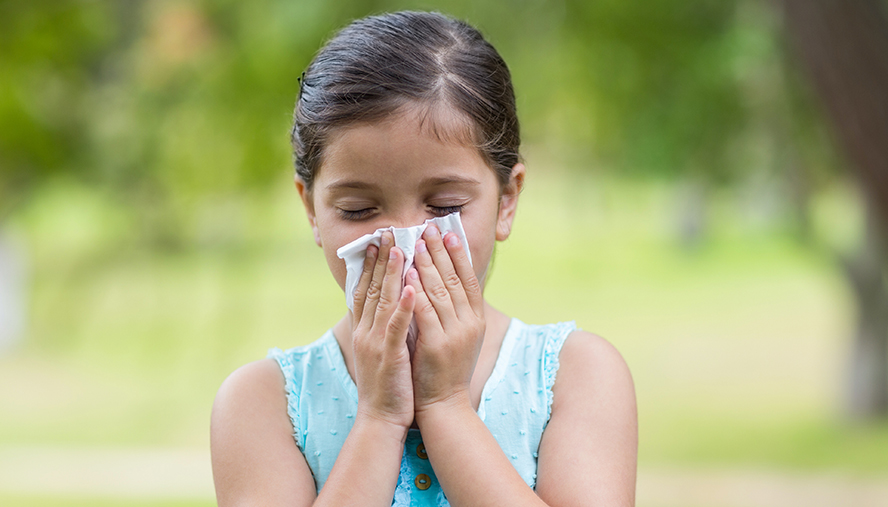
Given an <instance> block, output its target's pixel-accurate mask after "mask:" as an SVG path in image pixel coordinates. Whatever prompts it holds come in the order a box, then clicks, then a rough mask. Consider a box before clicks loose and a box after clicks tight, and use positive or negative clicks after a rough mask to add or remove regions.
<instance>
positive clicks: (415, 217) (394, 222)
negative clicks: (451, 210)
mask: <svg viewBox="0 0 888 507" xmlns="http://www.w3.org/2000/svg"><path fill="white" fill-rule="evenodd" d="M426 218H428V217H427V216H426V213H425V210H402V211H399V212H398V213H393V214H392V215H391V220H390V222H391V224H390V225H391V226H392V227H394V228H396V229H402V228H405V227H413V226H414V225H419V224H421V223H423V222H425V220H426Z"/></svg>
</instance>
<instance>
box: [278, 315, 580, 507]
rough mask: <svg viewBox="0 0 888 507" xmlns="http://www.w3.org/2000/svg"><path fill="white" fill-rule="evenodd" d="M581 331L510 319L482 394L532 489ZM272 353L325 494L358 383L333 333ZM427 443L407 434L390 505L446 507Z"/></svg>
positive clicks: (482, 411) (296, 431)
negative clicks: (558, 383) (559, 381)
mask: <svg viewBox="0 0 888 507" xmlns="http://www.w3.org/2000/svg"><path fill="white" fill-rule="evenodd" d="M575 329H576V325H575V324H574V323H573V322H563V323H558V324H549V325H545V326H534V325H528V324H525V323H523V322H521V321H519V320H517V319H512V322H511V323H510V324H509V329H508V330H507V331H506V335H505V337H504V338H503V343H502V346H501V347H500V352H499V356H498V357H497V360H496V363H495V365H494V368H493V372H492V373H491V374H490V378H488V380H487V382H486V383H485V384H484V389H483V391H482V393H481V402H480V405H479V406H478V416H479V417H480V418H481V420H482V421H484V424H485V425H487V428H488V429H489V430H490V432H491V433H492V434H493V436H494V438H496V440H497V442H499V444H500V447H501V448H502V450H503V452H504V453H505V455H506V456H507V457H508V458H509V459H510V460H511V462H512V464H513V465H514V466H515V469H516V470H517V471H518V473H519V474H520V475H521V478H522V479H524V482H525V483H527V485H528V487H530V488H533V487H534V486H535V485H536V475H537V474H536V470H537V456H538V454H537V451H538V450H539V445H540V439H541V438H542V435H543V430H544V429H545V428H546V424H547V423H548V421H549V415H550V412H551V406H552V385H553V384H554V382H555V375H556V373H557V371H558V354H559V353H560V351H561V346H562V345H563V344H564V340H565V339H566V338H567V336H568V335H569V334H570V333H571V331H573V330H575ZM268 356H269V357H273V358H274V359H275V360H277V362H278V364H279V365H280V367H281V371H282V372H283V374H284V378H285V380H286V386H285V388H286V391H287V410H288V413H289V415H290V420H291V421H292V423H293V436H294V438H295V440H296V444H297V445H298V446H299V448H300V450H301V451H302V454H303V455H304V456H305V459H306V461H307V462H308V465H309V467H310V468H311V471H312V474H313V475H314V479H315V484H316V485H317V489H318V491H320V490H321V488H323V487H324V483H325V482H326V480H327V477H328V476H329V475H330V470H331V469H332V468H333V463H334V461H335V460H336V456H337V455H338V454H339V450H340V449H341V448H342V445H343V443H344V442H345V438H346V437H347V436H348V432H349V431H350V430H351V428H352V425H353V424H354V417H355V413H356V411H357V408H358V391H357V387H356V386H355V384H354V382H353V381H352V379H351V377H350V376H349V374H348V370H347V369H346V367H345V361H344V360H343V358H342V352H341V351H340V349H339V344H338V342H337V341H336V338H335V337H334V336H333V332H332V331H327V332H326V333H325V334H324V335H323V336H322V337H321V338H320V339H319V340H317V341H315V342H314V343H311V344H309V345H306V346H304V347H296V348H293V349H289V350H287V351H281V350H280V349H272V350H270V351H269V354H268ZM421 444H422V435H421V434H420V432H419V430H410V431H408V433H407V442H406V444H405V445H404V454H403V457H402V459H401V470H400V476H399V478H398V485H397V488H396V489H395V495H394V500H393V502H392V505H397V506H448V505H450V504H449V502H447V499H446V497H445V496H444V492H443V491H442V490H441V486H440V484H439V483H438V480H437V478H436V477H435V472H434V470H432V466H431V463H430V462H429V460H428V459H427V458H426V457H425V455H424V452H423V450H422V449H423V447H422V446H421ZM421 474H425V475H427V476H428V478H429V479H428V482H429V483H430V485H429V486H428V488H427V489H421V488H420V487H418V485H417V477H418V476H420V475H421ZM423 480H424V478H422V477H420V483H421V485H422V481H423Z"/></svg>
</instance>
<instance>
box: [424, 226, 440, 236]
mask: <svg viewBox="0 0 888 507" xmlns="http://www.w3.org/2000/svg"><path fill="white" fill-rule="evenodd" d="M426 230H427V231H429V234H430V235H431V236H432V237H435V236H438V235H439V234H440V233H439V232H438V228H437V227H435V226H434V225H429V226H428V228H427V229H426Z"/></svg>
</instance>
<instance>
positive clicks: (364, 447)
mask: <svg viewBox="0 0 888 507" xmlns="http://www.w3.org/2000/svg"><path fill="white" fill-rule="evenodd" d="M406 439H407V430H406V428H404V429H402V428H399V427H397V426H395V425H393V424H391V423H389V422H385V421H382V420H380V419H375V418H373V417H370V416H364V415H361V414H359V415H358V417H357V418H356V419H355V425H354V426H353V427H352V430H351V431H350V432H349V435H348V437H347V438H346V440H345V444H343V446H342V450H340V451H339V456H338V457H337V458H336V463H335V464H334V465H333V469H332V470H331V471H330V475H329V477H328V478H327V482H326V483H325V484H324V487H323V489H322V490H321V492H320V494H319V496H318V498H317V500H316V501H315V503H314V505H315V506H335V507H347V506H352V505H354V506H361V507H364V506H370V507H372V506H380V507H389V506H390V505H391V504H392V498H393V497H394V493H395V487H396V486H397V484H398V474H399V472H400V469H401V456H402V454H403V452H404V442H405V441H406Z"/></svg>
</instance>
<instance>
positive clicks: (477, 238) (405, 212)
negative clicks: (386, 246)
mask: <svg viewBox="0 0 888 507" xmlns="http://www.w3.org/2000/svg"><path fill="white" fill-rule="evenodd" d="M523 182H524V166H523V165H522V164H518V165H516V166H515V167H514V168H513V170H512V177H511V181H510V183H509V185H507V186H506V188H503V189H502V193H501V189H500V184H499V181H498V180H497V177H496V175H495V174H494V172H493V169H491V168H490V167H489V166H488V165H487V164H486V163H485V161H484V159H483V158H482V156H481V154H480V153H479V152H478V150H477V148H475V147H473V146H466V145H464V144H460V143H458V142H456V141H441V140H439V139H438V138H437V137H436V136H435V135H434V134H433V133H431V132H430V131H429V129H428V127H427V126H425V125H423V123H422V122H421V121H420V119H419V115H418V114H415V113H412V112H409V111H408V112H405V113H402V114H398V115H395V116H394V117H393V118H391V119H389V120H386V121H383V122H377V123H372V124H357V125H354V126H350V127H346V128H344V129H342V130H341V131H339V132H337V133H336V134H335V135H334V136H332V137H331V139H330V141H329V142H328V144H327V146H326V148H325V153H324V161H323V164H322V165H321V167H320V169H319V170H318V174H317V176H316V177H315V180H314V187H313V188H312V190H311V192H308V191H307V189H306V188H305V185H304V184H303V183H302V181H301V180H299V179H298V178H297V180H296V186H297V188H298V189H299V193H300V195H301V196H302V200H303V202H304V203H305V208H306V211H307V212H308V218H309V221H310V222H311V225H312V229H313V230H314V235H315V241H316V242H317V243H318V245H319V246H321V247H322V248H323V249H324V255H325V257H326V258H327V264H328V265H329V266H330V271H332V273H333V277H334V278H335V279H336V282H337V283H339V286H340V287H342V288H344V287H345V275H346V270H345V262H344V261H343V260H342V259H340V258H338V257H337V256H336V250H337V249H338V248H339V247H341V246H343V245H345V244H347V243H350V242H351V241H354V240H355V239H357V238H359V237H361V236H363V235H364V234H369V233H372V232H373V231H375V230H376V229H379V228H381V227H389V226H394V227H410V226H413V225H418V224H421V223H423V222H424V221H425V220H426V219H428V218H432V217H436V216H444V215H448V214H450V213H453V212H455V211H459V212H460V214H461V219H462V224H463V228H464V229H465V231H466V238H467V239H468V242H469V248H470V249H471V252H472V261H473V265H474V268H475V275H476V276H477V277H478V280H480V281H481V283H482V285H483V284H484V279H485V275H486V274H487V268H488V266H489V264H490V259H491V256H492V255H493V246H494V242H495V241H496V240H500V241H502V240H504V239H506V238H507V237H508V236H509V232H510V231H511V228H512V220H513V218H514V216H515V207H516V205H517V202H518V194H519V192H520V190H521V186H522V185H523Z"/></svg>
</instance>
